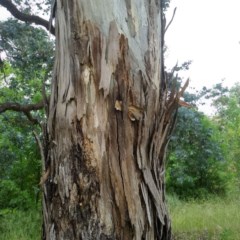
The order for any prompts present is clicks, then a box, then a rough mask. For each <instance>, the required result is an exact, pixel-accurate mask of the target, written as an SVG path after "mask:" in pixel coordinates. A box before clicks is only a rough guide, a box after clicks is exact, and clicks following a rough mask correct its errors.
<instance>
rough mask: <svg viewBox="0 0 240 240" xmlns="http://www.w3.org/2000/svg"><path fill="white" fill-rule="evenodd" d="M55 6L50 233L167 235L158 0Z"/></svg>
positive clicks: (167, 113) (168, 115)
mask: <svg viewBox="0 0 240 240" xmlns="http://www.w3.org/2000/svg"><path fill="white" fill-rule="evenodd" d="M56 6H57V7H56V14H55V17H56V62H55V75H54V78H53V82H52V93H51V100H50V108H49V110H50V113H49V116H48V138H49V139H48V142H47V144H46V148H47V150H48V151H46V157H45V159H46V163H45V169H46V172H47V173H48V174H47V177H46V180H45V182H44V186H43V188H44V201H43V206H44V233H43V239H47V240H50V239H51V240H53V239H64V240H67V239H69V240H74V239H84V240H87V239H123V240H125V239H126V240H131V239H135V240H141V239H145V240H153V239H170V238H171V227H170V221H169V217H168V212H167V209H166V204H165V189H164V186H165V185H164V168H165V166H164V157H165V150H166V146H167V142H168V136H169V132H170V128H171V125H172V120H171V119H172V113H173V112H174V110H175V109H176V106H177V103H176V101H175V95H174V93H173V94H172V95H170V97H169V94H168V91H167V87H166V82H165V78H164V74H163V54H162V53H163V40H162V39H163V35H162V32H163V28H164V26H162V24H161V23H162V16H161V14H162V12H161V5H160V1H159V0H132V1H128V0H125V1H124V0H114V1H113V0H101V1H94V0H71V1H62V0H57V5H56Z"/></svg>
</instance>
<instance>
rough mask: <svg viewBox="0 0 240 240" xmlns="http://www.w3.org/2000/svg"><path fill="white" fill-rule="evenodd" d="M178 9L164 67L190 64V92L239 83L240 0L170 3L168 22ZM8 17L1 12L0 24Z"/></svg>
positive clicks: (168, 34) (168, 36)
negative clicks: (185, 62) (0, 21)
mask: <svg viewBox="0 0 240 240" xmlns="http://www.w3.org/2000/svg"><path fill="white" fill-rule="evenodd" d="M174 7H177V11H176V15H175V18H174V21H173V23H172V24H171V26H170V28H169V29H168V31H167V32H166V35H165V42H166V44H167V46H168V51H167V54H166V61H165V63H166V65H167V67H168V68H169V69H170V68H172V67H173V66H174V65H175V64H176V62H178V63H179V64H180V63H183V62H184V61H188V60H192V61H193V62H192V65H191V67H190V69H189V71H186V72H184V73H183V74H182V76H184V77H185V78H188V77H189V78H190V88H196V89H199V90H200V89H201V88H202V87H203V86H207V87H211V86H212V85H214V84H216V83H219V82H221V80H223V79H224V84H225V85H226V86H229V87H231V86H232V85H233V84H234V83H235V82H238V81H240V12H239V11H240V0H228V1H226V0H171V4H170V9H169V10H168V12H167V19H168V21H169V20H170V19H171V17H172V12H173V9H174ZM7 16H10V15H9V14H8V12H7V11H6V10H5V9H4V8H0V20H3V19H4V18H6V17H7Z"/></svg>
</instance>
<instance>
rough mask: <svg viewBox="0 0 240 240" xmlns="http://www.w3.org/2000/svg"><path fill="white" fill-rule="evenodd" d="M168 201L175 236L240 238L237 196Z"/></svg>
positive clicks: (185, 238) (181, 238) (202, 239)
mask: <svg viewBox="0 0 240 240" xmlns="http://www.w3.org/2000/svg"><path fill="white" fill-rule="evenodd" d="M168 204H169V208H170V216H171V220H172V227H173V234H174V240H208V239H211V240H240V198H234V199H220V198H213V199H210V200H206V201H202V202H194V201H191V202H183V201H180V200H179V199H177V198H176V197H172V196H170V197H169V198H168Z"/></svg>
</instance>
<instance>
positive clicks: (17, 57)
mask: <svg viewBox="0 0 240 240" xmlns="http://www.w3.org/2000/svg"><path fill="white" fill-rule="evenodd" d="M21 3H23V2H22V1H21ZM0 47H1V48H2V49H3V50H4V52H5V53H6V56H7V58H6V59H5V61H4V64H3V66H2V68H1V71H0V104H1V103H5V102H17V103H20V104H29V103H36V102H39V101H40V100H42V98H43V97H42V85H43V82H45V83H46V82H47V83H48V84H49V79H50V75H51V68H52V65H53V51H54V44H53V42H52V41H50V39H49V36H48V34H47V33H46V32H45V31H44V30H42V29H39V28H33V27H32V26H30V25H29V24H25V23H19V22H18V21H16V20H8V21H6V22H0ZM48 90H49V89H48V88H47V91H48ZM31 114H32V116H33V117H34V118H36V119H38V121H39V122H41V123H42V122H43V121H44V119H45V116H44V112H43V111H36V112H32V113H31ZM0 122H1V125H0V154H1V155H0V156H1V157H0V165H1V168H0V209H1V208H18V209H28V208H30V207H32V206H33V205H34V204H35V202H36V199H37V198H38V195H39V191H40V190H39V185H38V183H39V180H40V169H41V162H40V154H39V150H38V147H37V145H36V141H35V139H34V136H33V131H35V132H36V133H37V134H38V135H39V136H40V137H41V129H40V127H39V126H36V125H33V124H32V123H30V122H29V120H28V119H27V117H26V116H25V115H23V114H21V113H18V112H5V113H3V114H1V115H0Z"/></svg>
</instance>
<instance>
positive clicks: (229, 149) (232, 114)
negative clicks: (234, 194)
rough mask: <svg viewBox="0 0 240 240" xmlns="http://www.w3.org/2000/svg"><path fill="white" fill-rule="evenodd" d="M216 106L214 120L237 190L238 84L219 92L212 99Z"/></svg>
mask: <svg viewBox="0 0 240 240" xmlns="http://www.w3.org/2000/svg"><path fill="white" fill-rule="evenodd" d="M214 105H215V106H216V107H217V115H216V117H215V121H216V123H217V125H218V128H219V130H220V131H221V134H222V144H223V145H224V147H225V156H226V158H227V160H228V162H229V164H230V171H231V172H232V173H233V174H234V176H235V185H236V186H237V189H236V190H237V191H238V192H239V191H240V157H239V156H240V84H236V85H235V86H234V87H233V88H231V89H230V90H229V93H228V94H221V95H220V96H219V97H218V98H216V99H215V100H214Z"/></svg>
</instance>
